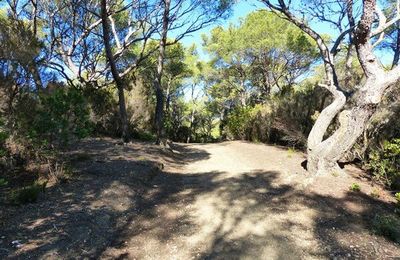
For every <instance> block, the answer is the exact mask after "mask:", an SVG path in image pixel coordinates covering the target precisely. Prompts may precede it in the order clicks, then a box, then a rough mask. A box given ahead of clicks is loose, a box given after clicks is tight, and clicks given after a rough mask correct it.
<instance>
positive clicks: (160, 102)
mask: <svg viewBox="0 0 400 260" xmlns="http://www.w3.org/2000/svg"><path fill="white" fill-rule="evenodd" d="M163 2H164V14H163V26H162V34H161V39H160V45H159V54H158V63H157V74H156V78H155V79H154V88H155V91H156V100H157V102H156V110H155V128H156V131H157V140H156V143H157V144H161V143H162V142H163V139H164V138H165V136H164V91H163V89H162V84H161V80H162V75H163V69H164V59H165V46H166V43H167V34H168V24H169V11H170V5H171V0H164V1H163Z"/></svg>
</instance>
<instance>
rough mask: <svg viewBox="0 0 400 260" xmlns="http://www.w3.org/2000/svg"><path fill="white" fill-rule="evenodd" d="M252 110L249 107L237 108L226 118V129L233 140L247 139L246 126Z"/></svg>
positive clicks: (249, 120)
mask: <svg viewBox="0 0 400 260" xmlns="http://www.w3.org/2000/svg"><path fill="white" fill-rule="evenodd" d="M252 112H253V109H252V108H251V107H237V108H236V109H234V110H233V111H232V112H231V113H230V114H229V116H228V122H227V129H228V132H229V135H230V136H231V137H233V138H235V139H246V137H248V133H247V130H248V125H249V123H250V122H251V118H252Z"/></svg>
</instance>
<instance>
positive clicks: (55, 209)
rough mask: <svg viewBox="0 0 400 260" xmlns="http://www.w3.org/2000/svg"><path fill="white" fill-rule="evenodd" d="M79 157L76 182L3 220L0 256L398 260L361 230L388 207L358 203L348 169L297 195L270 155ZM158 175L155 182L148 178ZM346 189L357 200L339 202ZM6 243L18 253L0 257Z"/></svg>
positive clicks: (246, 146)
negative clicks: (15, 244)
mask: <svg viewBox="0 0 400 260" xmlns="http://www.w3.org/2000/svg"><path fill="white" fill-rule="evenodd" d="M79 149H80V150H81V151H82V150H83V151H86V152H87V153H90V154H92V156H93V157H96V158H97V159H95V160H94V159H92V160H91V163H89V162H87V161H86V162H80V163H78V164H77V167H78V168H80V169H81V174H82V175H81V176H82V178H81V179H80V180H79V181H77V182H74V183H71V184H68V185H66V186H65V187H63V188H60V189H61V190H58V189H54V190H50V194H48V195H46V199H43V201H41V202H39V203H38V204H39V205H34V204H32V205H28V206H24V207H22V208H18V209H14V211H11V213H10V214H9V215H8V216H9V217H12V218H13V219H12V220H10V219H8V220H7V221H8V222H9V223H8V228H6V229H5V231H4V234H5V235H6V237H4V238H3V239H2V243H3V244H2V243H0V248H3V251H4V250H8V252H9V253H8V256H9V257H11V258H12V257H18V258H29V257H32V258H48V259H60V258H85V257H90V258H103V259H125V258H126V259H324V258H328V259H329V258H331V259H334V258H336V259H354V258H361V259H365V258H368V259H385V258H388V257H400V248H399V245H397V244H395V243H393V242H390V241H388V240H386V239H385V238H383V237H381V236H377V235H374V234H373V232H372V229H371V219H373V218H374V217H375V215H376V214H377V213H379V214H389V213H390V212H391V211H392V210H393V206H392V205H391V204H390V201H389V200H388V197H386V195H385V194H384V192H383V191H381V197H380V198H379V199H374V198H372V197H371V196H369V195H368V194H369V193H370V192H371V190H372V189H374V188H372V187H371V186H370V185H369V183H368V182H367V181H366V180H364V179H362V178H360V177H359V176H360V174H361V172H360V171H359V170H357V169H355V168H348V169H347V173H348V174H346V175H345V176H336V175H335V176H326V177H324V178H320V179H318V180H317V181H316V182H315V183H314V184H313V185H312V186H310V187H309V188H308V189H307V190H303V189H300V188H299V183H302V182H303V181H304V179H305V177H306V172H305V171H304V169H303V168H302V167H301V166H300V163H301V162H302V161H303V160H304V155H303V154H301V153H294V152H290V151H288V150H287V149H282V148H279V147H274V146H267V145H263V144H250V143H246V142H225V143H219V144H206V145H201V144H190V145H183V144H180V145H174V146H173V149H174V151H175V152H174V153H171V152H166V151H162V150H160V149H159V148H157V147H154V146H151V145H149V144H133V145H130V146H128V147H119V148H118V147H117V148H116V146H115V143H113V142H112V141H108V143H107V142H104V141H96V142H91V143H87V144H86V146H85V145H84V146H82V147H80V148H79ZM98 158H101V160H99V159H98ZM96 160H97V161H99V162H97V161H96ZM159 163H163V164H164V166H165V168H164V170H163V171H162V172H160V171H156V170H155V169H156V168H157V165H159ZM353 182H357V183H359V184H360V185H361V188H362V192H360V193H353V192H350V191H349V186H350V184H351V183H353ZM79 192H80V195H77V194H79ZM40 208H42V210H39V209H40ZM10 224H11V225H10ZM12 232H14V234H19V236H15V235H14V236H13V233H12ZM1 235H2V232H0V236H1ZM17 238H18V239H20V238H21V240H22V242H23V244H24V245H23V247H21V248H19V249H17V250H13V249H11V248H9V247H8V248H7V247H4V246H2V245H4V244H5V241H7V240H11V239H17ZM2 253H4V252H1V251H0V256H1V254H2Z"/></svg>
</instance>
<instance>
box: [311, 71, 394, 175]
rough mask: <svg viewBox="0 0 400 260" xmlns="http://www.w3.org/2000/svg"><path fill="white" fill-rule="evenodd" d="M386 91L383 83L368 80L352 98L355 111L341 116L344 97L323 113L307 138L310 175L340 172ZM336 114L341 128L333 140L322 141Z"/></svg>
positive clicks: (350, 109)
mask: <svg viewBox="0 0 400 260" xmlns="http://www.w3.org/2000/svg"><path fill="white" fill-rule="evenodd" d="M387 87H388V84H387V83H386V82H385V81H384V80H382V79H378V80H377V79H370V80H367V82H366V83H365V85H364V87H363V88H361V89H360V90H359V91H358V92H357V93H356V94H355V96H354V97H353V99H352V103H353V105H352V107H350V108H348V109H345V110H343V111H341V112H340V113H339V111H340V110H341V109H342V108H343V107H344V105H345V103H346V98H345V97H344V95H343V96H342V97H340V96H338V97H337V99H336V100H335V101H334V102H333V103H332V104H331V105H330V106H328V107H327V108H325V109H324V110H323V111H322V112H321V115H320V116H319V117H318V119H317V121H316V123H315V125H314V127H313V129H312V130H311V132H310V135H309V137H308V151H307V152H308V158H307V168H308V171H309V172H310V173H312V174H315V175H319V174H329V173H335V172H338V171H340V168H339V166H338V164H337V162H338V161H339V160H340V159H342V158H343V156H344V155H345V154H346V153H347V152H348V151H349V150H350V149H351V148H352V147H353V145H354V144H355V143H356V141H357V139H358V138H359V137H360V136H362V134H363V132H364V130H365V128H366V126H367V124H368V121H369V119H370V118H371V116H372V115H373V114H374V112H375V110H376V107H377V105H378V104H379V103H380V102H381V100H382V97H383V95H384V93H385V90H386V89H387ZM336 111H337V113H336V114H338V121H339V127H338V128H337V130H336V131H335V132H334V133H333V134H332V135H331V136H330V137H328V138H327V139H325V140H322V138H323V136H324V134H325V133H326V130H327V127H328V126H329V125H330V124H331V122H332V120H333V119H334V117H335V115H336V114H335V112H336ZM332 116H333V117H332Z"/></svg>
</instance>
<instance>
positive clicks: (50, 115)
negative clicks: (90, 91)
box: [29, 88, 90, 145]
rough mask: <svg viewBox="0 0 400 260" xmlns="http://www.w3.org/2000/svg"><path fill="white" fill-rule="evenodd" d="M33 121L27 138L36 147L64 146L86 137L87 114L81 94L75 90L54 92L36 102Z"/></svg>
mask: <svg viewBox="0 0 400 260" xmlns="http://www.w3.org/2000/svg"><path fill="white" fill-rule="evenodd" d="M40 101H41V102H40V106H39V108H38V111H37V117H36V118H35V120H34V121H33V125H32V128H31V131H30V133H29V136H30V138H31V139H32V140H34V142H35V143H39V145H48V144H53V145H66V144H68V143H69V142H70V141H71V140H72V139H73V138H78V139H80V138H84V137H87V136H88V135H89V133H90V124H89V111H88V107H87V104H86V101H85V98H84V97H83V95H82V93H81V92H80V91H79V90H77V89H75V88H56V89H55V90H54V91H53V93H50V94H43V95H41V98H40Z"/></svg>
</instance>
